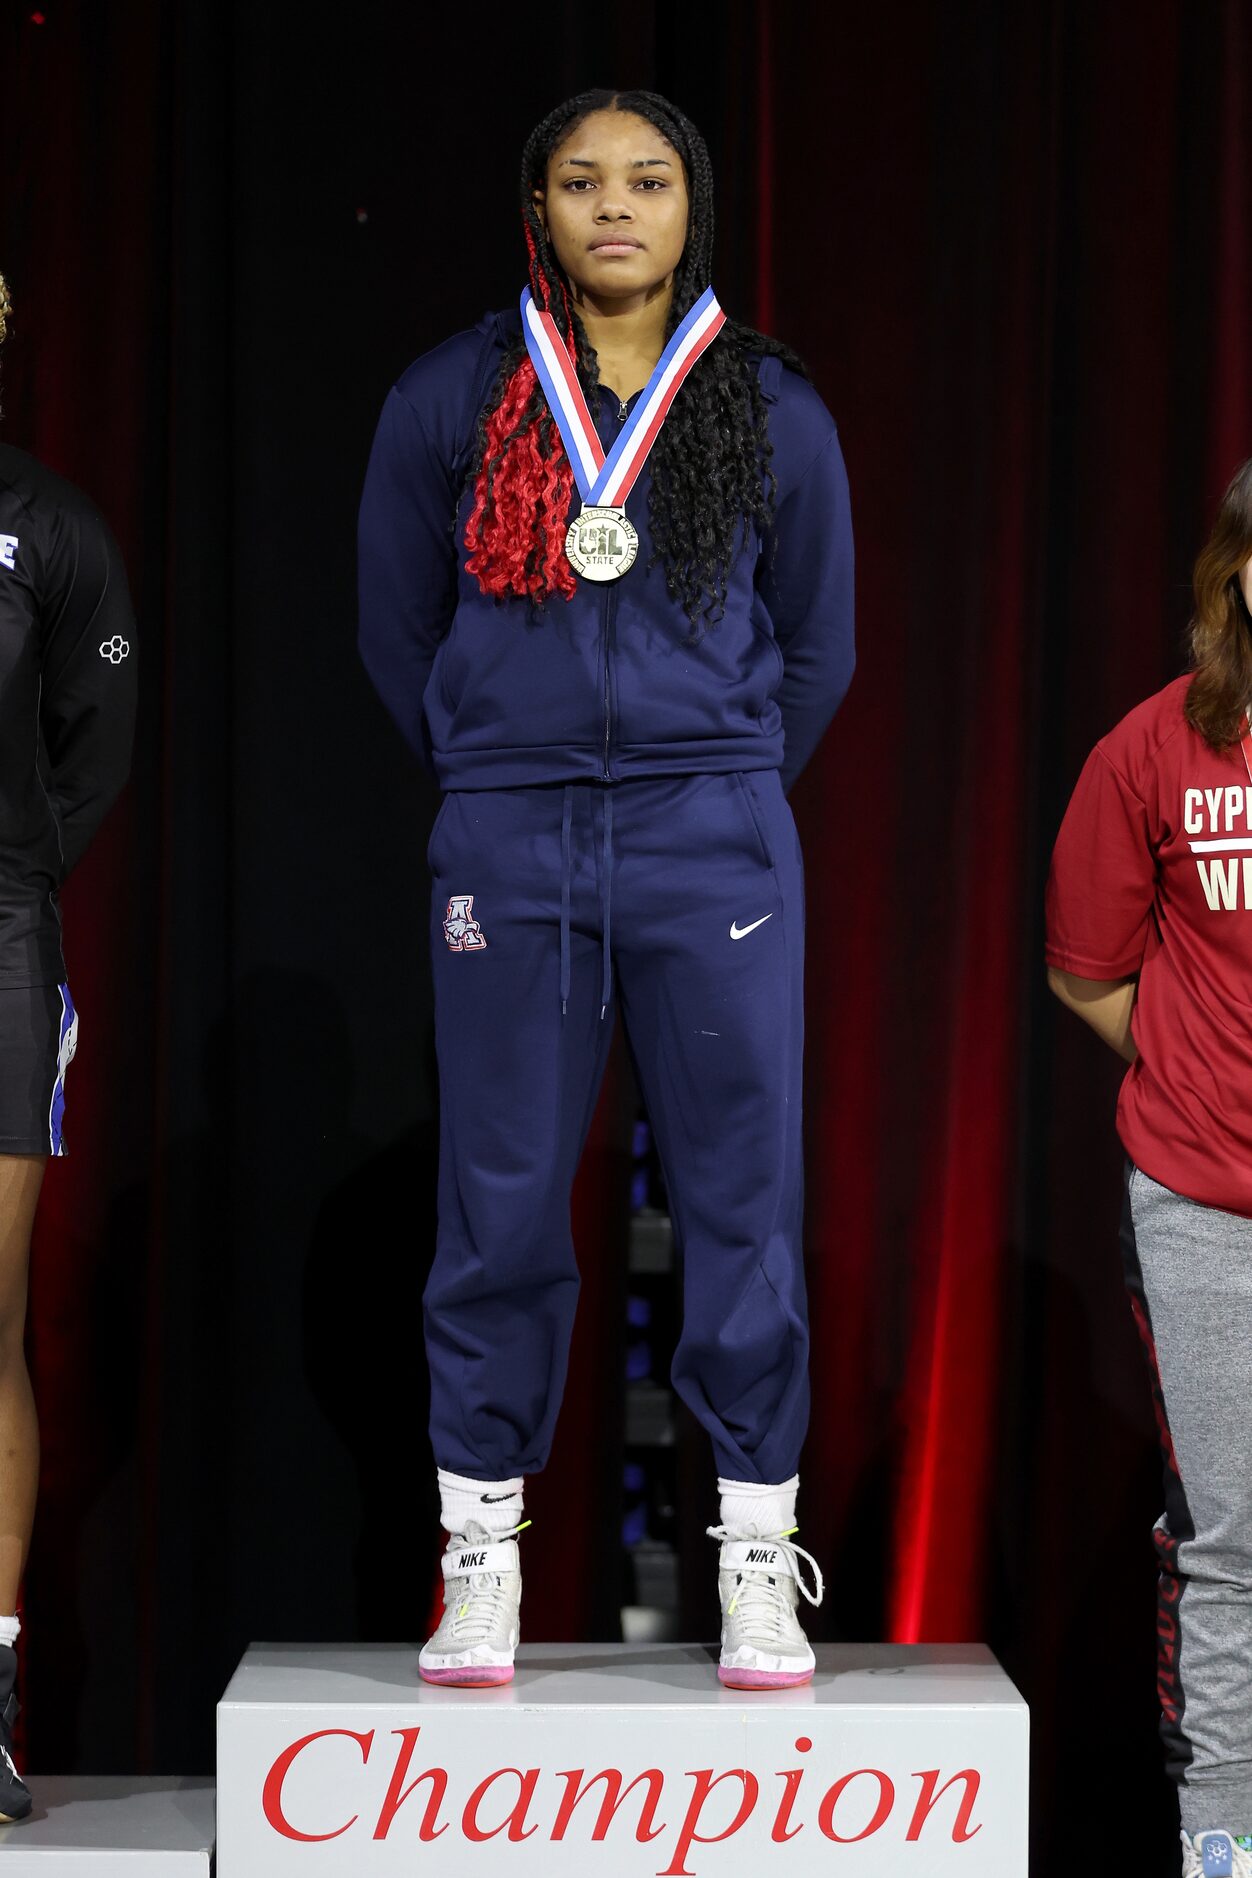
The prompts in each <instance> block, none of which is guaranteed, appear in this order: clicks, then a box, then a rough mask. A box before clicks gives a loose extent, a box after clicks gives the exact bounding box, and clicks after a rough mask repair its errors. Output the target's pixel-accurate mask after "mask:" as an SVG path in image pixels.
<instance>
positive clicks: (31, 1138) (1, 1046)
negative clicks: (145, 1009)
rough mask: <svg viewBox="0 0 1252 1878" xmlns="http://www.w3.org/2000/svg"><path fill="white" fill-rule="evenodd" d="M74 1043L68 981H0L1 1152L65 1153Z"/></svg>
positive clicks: (74, 1016) (74, 1018)
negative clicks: (69, 1071) (67, 1081)
mask: <svg viewBox="0 0 1252 1878" xmlns="http://www.w3.org/2000/svg"><path fill="white" fill-rule="evenodd" d="M77 1046H78V1013H77V1011H76V1010H75V1009H74V1000H73V999H72V998H71V996H70V988H69V986H68V985H29V986H22V987H20V988H18V989H11V988H10V987H8V986H4V985H0V1154H57V1155H59V1154H64V1153H65V1135H64V1133H63V1123H64V1118H65V1072H66V1070H67V1069H68V1068H69V1066H70V1062H71V1060H72V1059H73V1055H74V1051H75V1049H76V1048H77Z"/></svg>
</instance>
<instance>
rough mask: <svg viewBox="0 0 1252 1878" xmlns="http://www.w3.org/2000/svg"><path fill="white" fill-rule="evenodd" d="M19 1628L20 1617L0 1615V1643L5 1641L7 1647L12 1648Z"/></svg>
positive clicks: (20, 1626)
mask: <svg viewBox="0 0 1252 1878" xmlns="http://www.w3.org/2000/svg"><path fill="white" fill-rule="evenodd" d="M21 1629H22V1620H21V1618H20V1617H0V1644H4V1643H7V1644H8V1646H9V1648H10V1649H12V1648H13V1645H14V1644H15V1643H16V1642H17V1639H18V1636H19V1635H20V1633H21Z"/></svg>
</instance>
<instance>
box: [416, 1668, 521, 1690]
mask: <svg viewBox="0 0 1252 1878" xmlns="http://www.w3.org/2000/svg"><path fill="white" fill-rule="evenodd" d="M418 1673H419V1674H420V1676H421V1678H422V1681H423V1682H433V1683H436V1684H437V1685H438V1686H439V1687H440V1688H443V1689H498V1688H499V1687H500V1684H501V1683H503V1682H512V1680H513V1668H512V1665H511V1664H510V1665H509V1667H508V1668H507V1669H505V1668H503V1667H500V1668H495V1669H493V1668H492V1667H491V1666H490V1664H482V1663H479V1664H476V1665H475V1666H474V1668H473V1669H423V1668H422V1667H421V1664H420V1663H419V1664H418Z"/></svg>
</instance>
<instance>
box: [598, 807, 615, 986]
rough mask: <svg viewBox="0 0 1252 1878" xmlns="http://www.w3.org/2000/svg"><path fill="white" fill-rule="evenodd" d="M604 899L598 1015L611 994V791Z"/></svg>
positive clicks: (602, 887)
mask: <svg viewBox="0 0 1252 1878" xmlns="http://www.w3.org/2000/svg"><path fill="white" fill-rule="evenodd" d="M600 891H601V894H602V895H603V899H604V918H603V925H604V970H603V972H602V974H601V978H600V1017H601V1020H603V1018H604V1013H605V1012H606V1011H607V1010H608V1008H609V999H610V998H611V997H612V995H613V964H612V957H611V954H610V952H609V908H610V905H611V904H612V899H613V791H612V790H611V789H606V790H605V792H604V870H603V876H602V879H601V883H600Z"/></svg>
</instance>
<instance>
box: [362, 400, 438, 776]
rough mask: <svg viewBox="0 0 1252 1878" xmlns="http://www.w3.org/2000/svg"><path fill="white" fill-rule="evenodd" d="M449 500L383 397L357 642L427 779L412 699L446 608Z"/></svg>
mask: <svg viewBox="0 0 1252 1878" xmlns="http://www.w3.org/2000/svg"><path fill="white" fill-rule="evenodd" d="M456 502H457V497H456V491H455V490H454V489H453V487H452V483H451V479H450V476H449V474H448V470H447V468H446V466H445V465H444V464H443V463H442V462H441V461H440V459H439V456H438V454H437V453H436V451H435V450H434V448H433V447H432V445H431V443H430V440H429V438H428V436H427V434H426V431H425V429H424V427H423V425H422V421H421V419H420V417H419V416H418V413H417V411H416V410H415V409H414V407H413V406H412V405H411V404H410V403H409V401H408V399H407V398H406V397H405V396H404V394H403V393H402V392H400V391H398V390H393V391H391V392H390V393H389V394H388V397H387V402H386V403H385V404H384V406H383V411H382V416H381V417H380V418H379V421H378V430H377V433H376V435H375V438H374V447H373V450H372V452H371V454H370V461H369V469H368V470H367V472H366V477H365V488H364V491H363V493H362V496H361V513H360V521H359V526H358V534H357V543H358V563H357V567H358V593H359V600H360V615H359V629H358V641H357V643H358V645H359V648H360V653H361V658H362V660H363V662H364V664H365V668H366V670H367V671H368V673H369V675H370V677H371V678H372V679H373V681H374V684H375V686H376V688H377V690H378V694H379V696H380V697H381V698H382V701H383V703H384V704H385V705H386V707H387V709H388V710H389V711H390V713H391V715H392V717H394V719H395V720H396V723H397V724H398V725H399V727H400V729H401V731H402V732H403V734H404V736H405V738H406V740H407V741H408V743H409V744H410V745H411V746H412V748H413V750H414V751H415V752H416V753H417V755H418V757H419V758H420V759H421V761H422V763H423V764H424V765H425V766H426V768H427V769H428V770H432V771H433V768H434V763H433V758H432V752H431V748H430V738H429V733H428V729H427V725H426V720H425V717H424V715H423V711H422V699H423V696H424V694H425V691H426V681H427V680H428V678H429V677H430V668H431V666H432V665H433V663H434V658H435V653H436V651H437V650H438V647H439V642H440V640H441V639H442V638H443V637H444V635H445V633H446V632H447V630H448V626H449V623H450V622H451V619H452V615H453V613H454V611H455V609H456V581H457V550H456V543H455V542H454V540H453V533H452V521H453V516H454V513H455V510H456Z"/></svg>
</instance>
